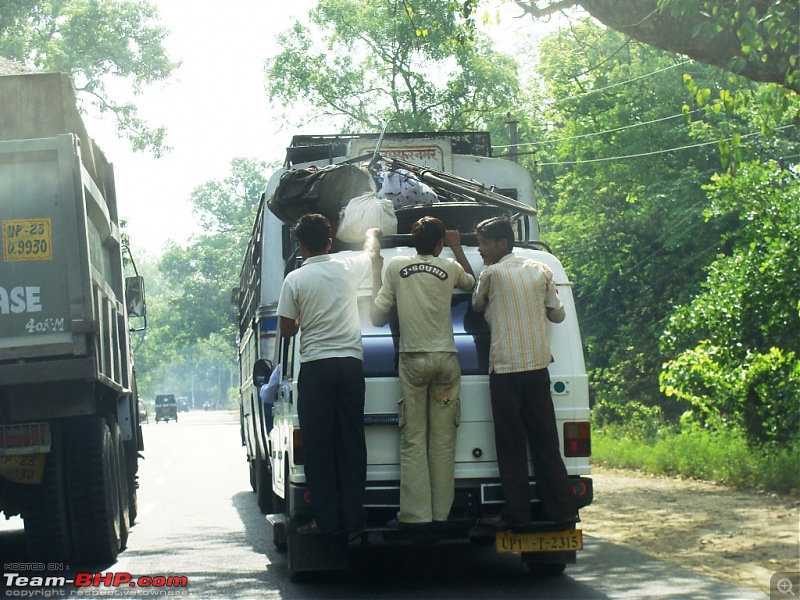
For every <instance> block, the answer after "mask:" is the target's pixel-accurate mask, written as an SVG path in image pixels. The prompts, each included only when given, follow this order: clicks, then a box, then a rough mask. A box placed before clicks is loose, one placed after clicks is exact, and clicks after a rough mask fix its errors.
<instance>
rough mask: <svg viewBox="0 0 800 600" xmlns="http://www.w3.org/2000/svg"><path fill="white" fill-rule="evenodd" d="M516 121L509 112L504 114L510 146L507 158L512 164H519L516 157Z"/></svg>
mask: <svg viewBox="0 0 800 600" xmlns="http://www.w3.org/2000/svg"><path fill="white" fill-rule="evenodd" d="M517 123H519V121H517V120H516V119H515V118H514V117H513V116H512V115H511V113H510V112H508V113H506V125H508V143H509V145H510V146H511V148H510V150H509V152H508V157H509V158H510V159H511V160H513V161H514V162H519V158H518V156H517Z"/></svg>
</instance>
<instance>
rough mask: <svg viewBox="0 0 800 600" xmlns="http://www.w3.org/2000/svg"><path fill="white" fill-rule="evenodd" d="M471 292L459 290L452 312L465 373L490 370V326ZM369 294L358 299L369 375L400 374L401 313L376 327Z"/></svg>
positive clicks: (366, 367) (365, 366)
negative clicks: (399, 320) (371, 315)
mask: <svg viewBox="0 0 800 600" xmlns="http://www.w3.org/2000/svg"><path fill="white" fill-rule="evenodd" d="M470 299H471V296H470V295H469V294H455V295H453V300H452V303H451V308H450V314H451V315H452V318H453V334H454V338H455V341H456V350H457V351H458V363H459V364H460V365H461V374H462V375H485V374H487V373H488V372H489V339H490V338H489V326H488V325H487V323H486V320H485V319H484V318H483V313H476V312H475V311H473V310H472V306H471V304H470ZM369 304H370V299H369V298H368V297H360V298H359V299H358V310H359V315H360V317H361V336H362V342H363V345H364V375H365V376H366V377H387V376H397V361H398V352H397V348H398V347H399V341H400V333H399V328H398V325H397V313H396V312H394V313H393V315H392V318H391V320H390V321H389V323H388V324H386V325H384V326H383V327H375V326H373V325H372V323H371V322H370V319H369Z"/></svg>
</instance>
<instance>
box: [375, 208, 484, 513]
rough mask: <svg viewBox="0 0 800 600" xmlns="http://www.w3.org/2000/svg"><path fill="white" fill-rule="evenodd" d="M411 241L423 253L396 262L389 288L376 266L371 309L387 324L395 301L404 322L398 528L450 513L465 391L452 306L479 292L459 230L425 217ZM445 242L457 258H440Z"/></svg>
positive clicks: (388, 276)
mask: <svg viewBox="0 0 800 600" xmlns="http://www.w3.org/2000/svg"><path fill="white" fill-rule="evenodd" d="M411 235H412V239H413V240H414V246H415V248H416V249H417V254H416V255H415V256H396V257H394V258H392V259H391V260H390V261H389V264H388V265H387V266H386V273H385V276H384V281H383V285H381V266H382V265H381V263H380V262H373V287H372V290H373V292H372V293H373V302H372V306H371V310H370V316H371V319H372V322H373V324H374V325H376V326H380V325H384V324H385V323H386V322H387V321H388V318H389V311H390V310H391V308H392V306H393V305H394V304H395V303H396V304H397V313H398V318H399V321H400V364H399V378H400V388H401V391H402V393H403V398H402V399H401V401H400V406H399V424H400V512H399V513H398V515H397V519H393V520H392V521H390V524H391V525H392V526H398V527H399V526H403V525H421V524H428V523H431V522H432V521H433V522H443V521H446V520H447V518H448V515H449V514H450V507H451V506H452V504H453V496H454V487H453V486H454V470H455V441H456V429H457V427H458V420H459V414H460V406H459V397H458V395H459V392H460V391H461V369H460V368H459V365H458V359H457V357H456V345H455V341H454V339H453V323H452V318H451V314H450V301H451V298H452V293H453V289H454V288H456V287H457V288H459V289H461V290H464V291H470V290H472V288H473V287H474V286H475V277H474V276H473V274H472V268H471V267H470V264H469V261H467V259H466V257H465V256H464V251H463V249H462V248H461V235H460V234H459V232H458V231H445V227H444V224H443V223H442V222H441V221H440V220H439V219H436V218H433V217H423V218H422V219H420V220H419V221H417V222H416V223H414V225H413V226H412V228H411ZM445 244H447V245H448V246H450V248H451V249H452V251H453V254H454V255H455V257H456V260H453V259H451V258H441V257H439V254H441V252H442V249H443V248H444V245H445Z"/></svg>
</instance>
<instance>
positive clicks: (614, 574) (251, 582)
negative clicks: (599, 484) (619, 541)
mask: <svg viewBox="0 0 800 600" xmlns="http://www.w3.org/2000/svg"><path fill="white" fill-rule="evenodd" d="M144 430H145V431H144V434H145V445H146V448H145V456H146V460H145V461H144V462H143V463H142V466H141V470H140V471H141V473H140V483H141V486H140V490H139V518H138V522H137V524H136V525H135V526H134V527H133V529H132V530H131V535H130V539H129V541H128V548H127V550H125V552H123V553H122V554H120V557H119V560H118V561H117V563H115V564H113V565H69V566H68V568H67V566H66V565H65V566H64V570H62V571H58V572H55V571H54V572H51V573H49V575H65V576H66V578H67V579H72V578H75V577H76V574H77V573H88V574H90V575H92V576H93V575H94V574H96V573H101V574H103V575H106V576H107V575H108V574H109V573H111V574H114V575H116V576H117V577H118V578H120V579H118V581H122V580H123V579H124V578H126V577H127V575H128V574H130V576H131V582H126V581H125V582H123V585H120V586H118V587H111V586H108V585H102V582H99V583H101V585H99V586H97V587H91V586H90V587H82V588H76V587H74V586H72V585H66V586H63V587H56V588H54V587H36V586H30V585H28V586H17V585H10V586H9V585H7V582H8V574H9V573H20V575H21V576H24V575H25V574H26V573H25V572H24V570H20V569H19V566H18V565H17V566H15V567H13V568H12V565H11V563H26V562H28V557H27V555H26V553H25V548H24V541H23V536H22V532H21V527H22V524H21V521H20V520H19V519H18V518H14V519H11V520H10V521H5V520H0V563H2V564H1V565H0V566H2V571H1V572H0V577H2V579H0V597H16V598H20V597H28V598H30V597H81V596H89V597H134V598H135V597H138V598H147V597H161V596H164V597H188V598H191V599H193V600H199V599H206V598H209V599H212V598H213V599H216V598H254V599H255V598H258V599H272V598H276V599H277V598H280V599H289V598H298V599H312V598H325V599H337V598H342V599H351V598H370V599H382V598H386V599H400V598H409V599H417V600H423V599H437V600H438V599H448V598H453V599H458V600H467V599H472V598H480V599H492V600H494V599H517V598H525V599H528V600H535V599H540V598H541V599H561V598H564V599H566V598H570V599H590V598H591V599H594V598H598V599H600V598H631V599H640V598H675V599H683V598H703V599H732V598H737V599H738V598H746V599H750V598H765V597H766V596H764V595H762V594H760V593H758V592H756V591H752V590H746V589H742V588H737V587H735V586H731V585H730V584H728V583H725V582H723V581H721V580H718V579H714V578H711V577H707V576H703V575H698V574H695V573H692V572H690V571H686V570H683V569H680V568H678V567H675V566H673V565H670V564H667V563H665V562H662V561H659V560H656V559H653V558H650V557H648V556H646V555H644V554H641V553H637V552H635V551H632V550H629V549H627V548H624V547H621V546H615V545H613V544H610V543H607V542H603V541H601V540H598V539H595V538H593V537H591V532H592V524H591V523H590V522H584V523H582V525H581V526H582V528H583V530H584V533H585V535H584V543H585V550H584V551H583V552H581V553H579V556H578V563H577V564H575V565H570V566H568V567H567V571H566V573H565V574H564V575H563V576H561V577H558V578H554V579H536V578H534V577H532V576H531V575H530V573H529V572H528V570H527V568H526V567H525V565H524V564H522V563H521V561H519V559H518V558H517V557H516V555H508V554H497V553H495V551H494V549H493V547H491V546H489V547H478V546H473V545H470V544H466V543H463V544H462V543H459V544H437V545H432V546H421V545H415V544H402V545H384V544H376V545H372V546H369V547H351V553H350V562H351V568H350V570H349V571H343V572H336V573H328V574H321V575H320V576H318V577H313V578H311V580H310V581H307V582H304V583H300V584H293V583H291V582H289V579H288V577H287V573H286V557H285V555H284V554H281V553H279V552H277V551H276V550H275V548H274V547H273V545H272V533H271V528H270V525H269V524H268V523H267V522H266V520H265V518H264V516H263V515H261V514H260V513H259V511H258V508H257V506H256V500H255V495H254V494H253V492H252V491H251V489H250V484H249V479H248V470H247V464H246V461H245V455H244V449H243V448H242V447H241V445H240V439H239V423H238V416H237V415H236V413H229V412H213V411H208V412H206V411H196V412H189V413H180V418H179V421H178V422H177V423H174V422H169V423H158V424H155V423H153V422H152V421H151V422H150V423H149V424H146V425H145V426H144ZM29 574H31V573H29ZM37 574H40V575H41V574H42V573H37ZM44 575H45V576H46V575H48V573H44ZM81 577H89V575H82V576H81ZM112 577H113V575H112ZM159 577H163V578H164V579H163V580H161V579H158V578H159ZM139 578H144V579H139ZM147 578H150V579H149V581H150V582H151V585H150V587H134V586H131V585H130V584H131V583H134V584H135V583H137V581H138V582H139V583H147V582H148V579H147ZM171 578H173V579H171ZM175 578H185V580H181V579H175ZM109 581H112V580H111V579H109ZM182 581H185V583H186V585H185V587H183V586H180V584H181V582H182ZM157 583H162V584H164V585H163V586H162V587H154V584H157Z"/></svg>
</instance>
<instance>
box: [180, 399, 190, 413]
mask: <svg viewBox="0 0 800 600" xmlns="http://www.w3.org/2000/svg"><path fill="white" fill-rule="evenodd" d="M178 412H189V399H188V398H186V397H185V396H181V397H180V398H178Z"/></svg>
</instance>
